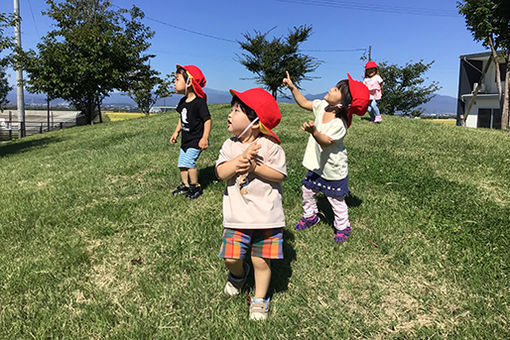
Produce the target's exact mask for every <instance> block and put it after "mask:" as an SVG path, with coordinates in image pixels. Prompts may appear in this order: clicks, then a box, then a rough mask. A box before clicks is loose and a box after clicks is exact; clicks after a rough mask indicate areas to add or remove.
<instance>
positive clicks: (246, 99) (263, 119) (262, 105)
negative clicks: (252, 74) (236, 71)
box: [230, 87, 282, 143]
mask: <svg viewBox="0 0 510 340" xmlns="http://www.w3.org/2000/svg"><path fill="white" fill-rule="evenodd" d="M230 93H231V94H232V95H233V96H236V97H237V98H239V99H240V100H241V101H242V102H243V103H244V104H246V105H247V106H248V107H249V108H250V109H252V110H253V111H255V113H256V114H257V117H259V122H260V124H261V125H262V128H261V129H260V130H261V131H262V133H265V134H271V135H272V136H273V137H274V138H275V139H276V140H277V141H278V143H280V138H278V136H277V135H276V134H275V133H274V132H273V131H271V129H274V128H275V127H276V126H277V125H278V124H279V123H280V120H281V118H282V114H281V113H280V108H279V107H278V104H277V103H276V100H275V99H274V97H273V96H272V95H271V94H270V93H269V92H267V91H266V90H264V89H261V88H258V87H257V88H254V89H249V90H246V91H244V92H237V91H235V90H232V89H230Z"/></svg>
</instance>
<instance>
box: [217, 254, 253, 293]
mask: <svg viewBox="0 0 510 340" xmlns="http://www.w3.org/2000/svg"><path fill="white" fill-rule="evenodd" d="M243 269H244V273H243V277H242V278H240V279H236V278H234V277H233V276H232V273H230V272H229V273H228V279H227V283H226V284H225V288H224V289H223V292H224V293H225V294H226V295H228V296H237V295H239V294H240V293H241V289H242V288H243V286H244V283H245V282H246V278H247V277H248V274H249V273H250V265H249V264H248V263H246V262H243Z"/></svg>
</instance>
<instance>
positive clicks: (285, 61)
mask: <svg viewBox="0 0 510 340" xmlns="http://www.w3.org/2000/svg"><path fill="white" fill-rule="evenodd" d="M311 30H312V28H311V26H299V27H295V26H294V30H293V31H289V34H288V35H287V36H286V37H285V38H283V37H275V38H273V40H272V41H269V40H267V35H268V34H269V32H270V31H271V30H270V31H268V32H266V33H261V32H258V31H255V34H254V35H253V36H252V35H250V34H248V33H245V34H244V35H243V36H244V39H245V41H238V43H239V45H240V46H241V48H242V49H243V50H244V51H246V52H247V53H243V54H242V57H241V58H240V63H241V64H242V65H244V66H245V67H246V68H247V69H248V71H250V72H253V73H255V75H256V76H255V77H254V79H256V80H257V83H259V84H261V85H263V86H264V87H265V88H266V89H267V90H268V91H269V92H271V94H272V95H273V97H274V98H275V99H276V97H277V95H278V93H280V94H283V92H282V89H283V85H282V79H283V78H284V77H285V71H289V73H290V74H291V75H292V80H293V82H294V84H295V85H296V86H297V87H298V88H299V84H300V82H301V81H303V80H310V79H311V78H310V77H307V76H306V74H307V73H310V72H313V71H315V70H316V69H317V67H318V66H319V62H318V61H316V60H315V59H314V58H312V57H310V56H307V55H304V54H301V53H299V51H298V50H299V45H300V44H301V43H302V42H304V41H306V40H307V39H308V37H309V36H310V32H311Z"/></svg>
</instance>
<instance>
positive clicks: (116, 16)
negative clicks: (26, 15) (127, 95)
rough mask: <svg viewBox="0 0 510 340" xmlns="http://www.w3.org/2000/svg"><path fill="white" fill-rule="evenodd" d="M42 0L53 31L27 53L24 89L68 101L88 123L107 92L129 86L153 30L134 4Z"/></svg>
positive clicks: (92, 0)
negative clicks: (115, 5)
mask: <svg viewBox="0 0 510 340" xmlns="http://www.w3.org/2000/svg"><path fill="white" fill-rule="evenodd" d="M46 3H47V4H48V6H49V9H48V10H47V11H46V12H44V14H46V15H48V16H49V17H50V18H52V19H53V20H55V22H56V24H55V27H56V29H55V30H53V31H50V32H49V33H48V34H47V35H46V36H45V37H43V39H42V42H41V43H39V44H38V45H37V48H38V50H39V53H38V54H36V53H35V52H34V51H29V53H27V54H26V58H25V67H26V71H27V74H28V76H29V80H28V88H29V89H30V90H31V91H35V92H45V93H47V95H48V97H49V98H63V99H66V100H69V101H70V102H71V103H72V104H74V105H75V106H76V108H77V109H79V110H80V111H82V112H83V113H84V114H85V117H86V118H87V122H88V123H90V122H92V121H93V119H94V117H95V114H96V109H97V108H98V107H99V106H100V104H101V102H102V100H103V99H104V98H105V97H106V96H108V94H109V93H110V92H111V91H113V90H114V89H118V90H120V91H127V90H129V84H130V75H131V74H133V73H134V72H136V71H137V70H138V69H140V68H141V67H143V64H144V63H146V62H147V60H148V59H149V56H147V55H144V54H143V53H144V51H145V50H146V49H147V48H148V47H149V46H150V43H149V39H150V38H151V37H152V36H153V35H154V32H152V31H151V30H150V29H149V28H148V27H146V26H144V25H143V24H142V22H141V20H142V19H143V17H144V14H143V12H142V11H141V10H140V9H139V8H138V7H136V6H133V7H132V8H131V9H130V10H125V9H119V10H113V9H112V8H111V3H110V1H109V0H61V1H58V0H46Z"/></svg>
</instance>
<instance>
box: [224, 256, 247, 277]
mask: <svg viewBox="0 0 510 340" xmlns="http://www.w3.org/2000/svg"><path fill="white" fill-rule="evenodd" d="M225 265H226V266H227V268H228V270H230V272H231V273H232V275H234V276H236V277H242V276H243V274H244V268H243V259H225Z"/></svg>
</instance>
